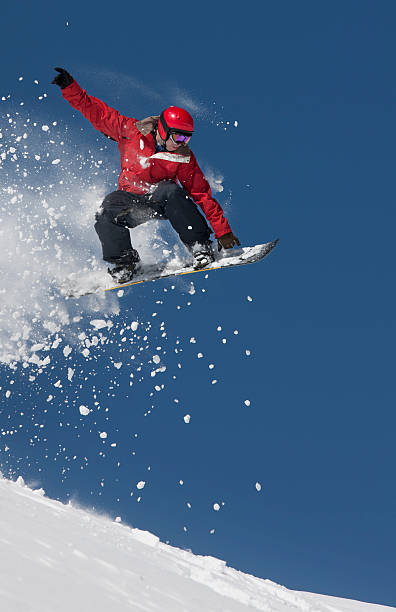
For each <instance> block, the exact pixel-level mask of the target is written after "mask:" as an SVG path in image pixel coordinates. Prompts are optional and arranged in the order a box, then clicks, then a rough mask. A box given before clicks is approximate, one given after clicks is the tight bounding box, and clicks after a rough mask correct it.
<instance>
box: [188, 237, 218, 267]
mask: <svg viewBox="0 0 396 612" xmlns="http://www.w3.org/2000/svg"><path fill="white" fill-rule="evenodd" d="M190 250H191V253H192V256H193V268H194V270H200V269H201V268H205V267H206V266H208V265H209V264H210V263H212V262H213V261H214V260H215V257H214V253H213V249H212V243H211V241H210V240H208V241H207V242H205V243H204V244H198V243H196V244H194V245H193V246H192V247H191V249H190Z"/></svg>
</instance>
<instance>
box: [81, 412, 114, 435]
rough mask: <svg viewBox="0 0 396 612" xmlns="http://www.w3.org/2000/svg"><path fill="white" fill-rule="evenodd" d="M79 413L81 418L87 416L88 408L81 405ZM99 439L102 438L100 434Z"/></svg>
mask: <svg viewBox="0 0 396 612" xmlns="http://www.w3.org/2000/svg"><path fill="white" fill-rule="evenodd" d="M79 411H80V414H82V415H83V416H87V414H89V412H90V410H89V408H87V407H86V406H83V405H81V406H80V408H79ZM106 435H107V434H106ZM100 437H101V438H102V434H100Z"/></svg>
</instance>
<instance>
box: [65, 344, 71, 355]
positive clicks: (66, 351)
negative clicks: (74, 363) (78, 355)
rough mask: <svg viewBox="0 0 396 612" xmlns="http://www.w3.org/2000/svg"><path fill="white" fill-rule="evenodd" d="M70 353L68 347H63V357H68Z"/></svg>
mask: <svg viewBox="0 0 396 612" xmlns="http://www.w3.org/2000/svg"><path fill="white" fill-rule="evenodd" d="M71 352H72V350H71V348H70V346H69V345H67V346H65V348H64V349H63V355H64V356H65V357H68V356H69V355H70V353H71Z"/></svg>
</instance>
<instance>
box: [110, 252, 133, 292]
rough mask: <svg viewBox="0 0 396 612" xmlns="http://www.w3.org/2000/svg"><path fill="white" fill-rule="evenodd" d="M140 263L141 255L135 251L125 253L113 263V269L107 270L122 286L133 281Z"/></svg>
mask: <svg viewBox="0 0 396 612" xmlns="http://www.w3.org/2000/svg"><path fill="white" fill-rule="evenodd" d="M139 261H140V257H139V253H138V252H137V251H135V249H132V250H130V251H124V252H123V253H122V254H121V257H119V258H118V259H117V260H116V261H113V262H112V263H114V265H113V267H112V268H107V271H108V273H109V274H110V276H112V278H113V280H114V281H115V282H116V283H118V284H120V285H122V283H128V282H129V281H131V280H132V279H133V277H134V274H135V271H136V266H137V265H138V263H139Z"/></svg>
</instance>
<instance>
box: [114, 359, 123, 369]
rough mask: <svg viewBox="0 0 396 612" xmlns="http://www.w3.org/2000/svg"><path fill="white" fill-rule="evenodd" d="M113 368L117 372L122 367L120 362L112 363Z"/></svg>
mask: <svg viewBox="0 0 396 612" xmlns="http://www.w3.org/2000/svg"><path fill="white" fill-rule="evenodd" d="M113 366H114V367H115V368H117V370H119V369H120V367H121V366H122V361H119V362H118V363H113Z"/></svg>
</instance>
